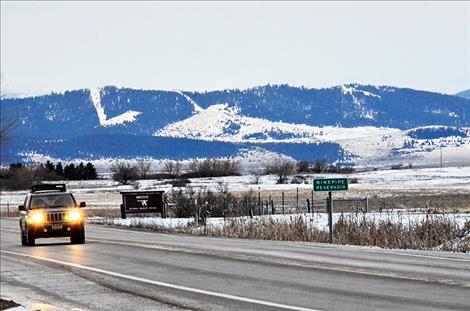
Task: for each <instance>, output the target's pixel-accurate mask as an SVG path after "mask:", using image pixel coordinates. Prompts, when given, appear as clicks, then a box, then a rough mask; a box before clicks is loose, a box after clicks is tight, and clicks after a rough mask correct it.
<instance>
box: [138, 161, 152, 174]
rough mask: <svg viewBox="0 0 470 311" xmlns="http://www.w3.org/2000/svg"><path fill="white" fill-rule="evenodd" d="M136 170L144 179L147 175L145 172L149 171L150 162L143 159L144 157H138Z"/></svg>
mask: <svg viewBox="0 0 470 311" xmlns="http://www.w3.org/2000/svg"><path fill="white" fill-rule="evenodd" d="M136 166H137V172H138V174H139V178H140V179H145V178H146V177H147V174H148V173H149V171H150V166H151V164H150V162H149V161H145V160H144V159H139V160H138V161H137V165H136Z"/></svg>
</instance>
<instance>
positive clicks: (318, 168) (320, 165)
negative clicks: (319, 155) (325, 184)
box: [312, 160, 328, 173]
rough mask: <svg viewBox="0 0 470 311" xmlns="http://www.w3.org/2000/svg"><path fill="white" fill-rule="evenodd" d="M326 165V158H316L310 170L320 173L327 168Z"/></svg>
mask: <svg viewBox="0 0 470 311" xmlns="http://www.w3.org/2000/svg"><path fill="white" fill-rule="evenodd" d="M327 167H328V163H326V160H317V161H316V162H315V164H314V165H313V169H312V171H314V172H315V173H322V172H324V171H325V170H326V169H327Z"/></svg>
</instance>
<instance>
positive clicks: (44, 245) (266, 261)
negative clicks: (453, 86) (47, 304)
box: [1, 219, 470, 310]
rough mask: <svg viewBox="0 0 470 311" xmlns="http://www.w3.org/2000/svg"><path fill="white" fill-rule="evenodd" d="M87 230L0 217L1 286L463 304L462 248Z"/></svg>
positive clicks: (353, 303) (133, 298)
mask: <svg viewBox="0 0 470 311" xmlns="http://www.w3.org/2000/svg"><path fill="white" fill-rule="evenodd" d="M86 230H87V231H86V234H87V243H86V244H84V245H70V244H68V239H65V238H64V239H62V238H60V239H39V240H37V246H35V247H22V246H21V245H20V243H19V230H18V221H17V220H13V219H2V220H1V265H2V281H1V286H2V288H1V289H2V295H4V293H5V292H6V293H8V294H10V297H11V296H14V294H15V292H16V293H17V295H19V294H18V293H23V292H24V291H25V290H26V291H28V290H30V295H29V296H28V297H29V299H40V300H41V299H42V300H41V301H42V303H44V301H45V300H47V299H50V300H51V301H52V302H53V301H55V302H56V303H57V304H60V303H62V306H65V307H67V308H75V309H90V310H95V309H96V310H97V309H102V310H129V309H136V310H137V309H139V310H152V309H154V310H164V309H197V310H383V309H386V310H470V256H469V255H468V254H457V253H456V254H454V253H447V252H420V251H398V250H382V249H379V248H369V247H353V246H340V245H326V244H314V243H294V242H277V241H258V240H236V239H215V238H205V237H190V236H183V235H169V234H158V233H148V232H137V231H127V230H120V229H113V228H105V227H100V226H92V225H88V226H87V228H86ZM37 297H39V298H37ZM51 304H52V303H51ZM133 306H134V307H136V306H137V307H136V308H133ZM45 309H47V308H45Z"/></svg>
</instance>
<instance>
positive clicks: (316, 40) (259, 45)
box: [1, 1, 470, 94]
mask: <svg viewBox="0 0 470 311" xmlns="http://www.w3.org/2000/svg"><path fill="white" fill-rule="evenodd" d="M1 73H2V84H3V85H4V88H5V90H6V92H7V93H10V94H13V93H25V94H40V93H49V92H51V91H63V90H66V89H69V90H70V89H77V88H92V87H97V86H105V85H110V84H112V85H117V86H128V87H134V88H144V89H167V90H171V89H182V90H215V89H224V88H247V87H252V86H257V85H263V84H267V83H271V84H280V83H288V84H291V85H297V86H298V85H304V86H307V87H317V88H318V87H328V86H333V85H338V84H343V83H353V82H354V83H355V82H357V83H365V84H378V85H394V86H406V87H411V88H416V89H423V90H431V91H439V92H443V93H450V94H453V93H456V92H458V91H461V90H463V89H467V88H470V4H469V2H450V3H449V2H441V3H439V2H416V3H405V2H396V3H394V2H378V3H369V2H335V3H326V2H296V3H291V2H258V3H256V2H251V3H244V2H219V3H209V2H201V3H194V2H177V3H170V2H168V3H167V2H137V3H136V2H132V3H131V2H98V3H97V2H62V3H61V2H34V3H31V2H5V1H2V2H1Z"/></svg>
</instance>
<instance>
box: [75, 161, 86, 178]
mask: <svg viewBox="0 0 470 311" xmlns="http://www.w3.org/2000/svg"><path fill="white" fill-rule="evenodd" d="M85 177H86V176H85V165H84V164H83V162H80V164H79V165H78V166H77V170H76V179H78V180H83V179H86V178H85Z"/></svg>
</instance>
